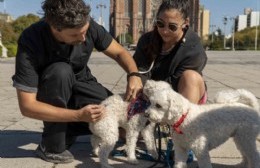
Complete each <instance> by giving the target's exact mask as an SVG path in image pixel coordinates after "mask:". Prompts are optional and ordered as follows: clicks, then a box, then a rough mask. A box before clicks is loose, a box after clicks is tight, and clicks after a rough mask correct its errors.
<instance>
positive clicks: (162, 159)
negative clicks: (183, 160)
mask: <svg viewBox="0 0 260 168" xmlns="http://www.w3.org/2000/svg"><path fill="white" fill-rule="evenodd" d="M167 128H168V130H170V128H169V126H168V125H167ZM156 131H157V134H158V148H157V153H158V158H157V160H155V163H154V164H153V165H151V166H149V167H148V168H155V166H156V165H158V164H159V163H164V165H163V166H162V167H161V166H160V167H157V168H165V167H167V168H172V165H173V164H172V163H171V158H170V157H171V151H172V148H173V143H172V141H171V140H168V141H167V150H166V153H164V152H163V150H162V131H161V127H160V124H156V127H155V132H156ZM169 134H170V131H169V133H168V134H167V135H166V136H169ZM164 136H165V135H164ZM155 144H156V140H155Z"/></svg>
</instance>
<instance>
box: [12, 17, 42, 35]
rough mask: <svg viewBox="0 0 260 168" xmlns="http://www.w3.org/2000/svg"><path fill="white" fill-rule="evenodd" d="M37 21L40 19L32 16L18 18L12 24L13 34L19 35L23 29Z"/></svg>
mask: <svg viewBox="0 0 260 168" xmlns="http://www.w3.org/2000/svg"><path fill="white" fill-rule="evenodd" d="M39 20H40V17H39V16H36V15H34V14H28V15H24V16H20V17H18V18H17V19H16V20H15V21H14V22H13V23H12V27H13V30H14V32H15V33H17V34H21V33H22V31H23V30H24V29H25V28H27V27H29V26H30V25H31V24H32V23H35V22H37V21H39Z"/></svg>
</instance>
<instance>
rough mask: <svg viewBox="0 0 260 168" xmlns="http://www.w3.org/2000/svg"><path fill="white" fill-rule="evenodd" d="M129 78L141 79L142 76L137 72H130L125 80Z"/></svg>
mask: <svg viewBox="0 0 260 168" xmlns="http://www.w3.org/2000/svg"><path fill="white" fill-rule="evenodd" d="M131 76H138V77H140V78H141V76H142V74H140V73H139V72H131V73H130V74H127V80H128V79H129V78H130V77H131Z"/></svg>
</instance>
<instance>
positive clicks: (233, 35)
mask: <svg viewBox="0 0 260 168" xmlns="http://www.w3.org/2000/svg"><path fill="white" fill-rule="evenodd" d="M230 20H232V21H233V27H232V50H233V51H235V21H236V20H235V18H234V17H230Z"/></svg>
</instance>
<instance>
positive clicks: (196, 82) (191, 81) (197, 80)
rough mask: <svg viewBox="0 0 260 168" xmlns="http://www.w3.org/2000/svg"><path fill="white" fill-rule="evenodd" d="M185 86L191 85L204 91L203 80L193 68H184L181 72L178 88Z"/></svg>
mask: <svg viewBox="0 0 260 168" xmlns="http://www.w3.org/2000/svg"><path fill="white" fill-rule="evenodd" d="M185 87H191V88H194V87H196V88H198V89H199V90H200V91H201V92H204V91H205V82H204V79H203V77H202V75H201V74H199V73H198V72H196V71H194V70H186V71H184V72H183V74H182V76H181V78H180V80H179V84H178V88H182V89H183V88H185Z"/></svg>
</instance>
